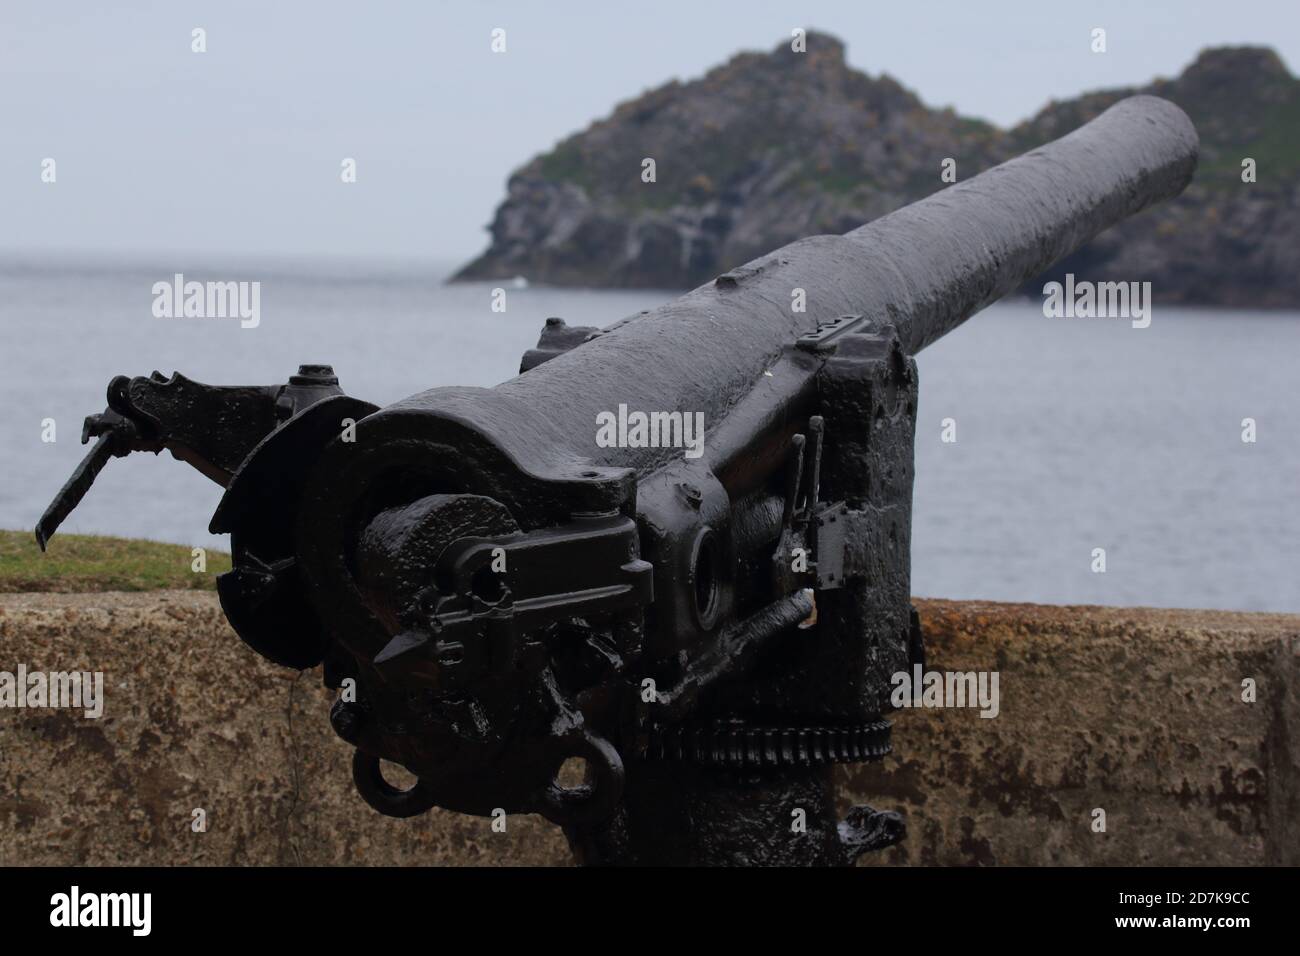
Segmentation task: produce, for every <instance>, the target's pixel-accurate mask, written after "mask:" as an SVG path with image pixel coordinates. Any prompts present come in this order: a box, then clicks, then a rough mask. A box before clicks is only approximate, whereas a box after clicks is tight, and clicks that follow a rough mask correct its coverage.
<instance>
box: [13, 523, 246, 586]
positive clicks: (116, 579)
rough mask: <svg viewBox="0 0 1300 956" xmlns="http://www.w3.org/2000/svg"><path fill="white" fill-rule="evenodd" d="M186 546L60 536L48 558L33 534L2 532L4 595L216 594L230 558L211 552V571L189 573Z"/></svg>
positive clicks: (79, 535) (189, 561)
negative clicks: (176, 591) (188, 591)
mask: <svg viewBox="0 0 1300 956" xmlns="http://www.w3.org/2000/svg"><path fill="white" fill-rule="evenodd" d="M193 560H194V558H193V557H192V555H191V552H190V548H188V547H186V546H185V545H182V544H162V543H160V542H158V541H139V540H136V539H133V538H104V537H99V536H97V535H82V534H58V535H55V536H54V538H53V539H52V540H51V541H50V544H49V550H48V551H47V552H45V553H44V554H42V553H41V549H40V548H39V547H38V546H37V544H36V537H35V536H34V535H33V534H32V533H31V532H30V531H0V593H13V592H15V591H61V592H82V591H156V590H160V589H163V588H170V589H175V588H184V589H191V590H197V591H207V590H212V589H215V587H216V577H217V575H218V574H220V573H221V572H223V571H228V570H230V555H228V554H226V553H225V552H223V551H209V552H208V554H207V570H206V571H205V572H202V573H198V572H195V571H193V570H191V564H192V562H193Z"/></svg>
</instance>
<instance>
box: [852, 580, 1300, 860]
mask: <svg viewBox="0 0 1300 956" xmlns="http://www.w3.org/2000/svg"><path fill="white" fill-rule="evenodd" d="M918 607H919V608H920V610H921V618H922V623H923V625H924V627H925V630H926V642H927V650H928V651H929V661H928V663H929V664H930V665H931V666H933V667H938V668H941V669H945V670H954V671H968V670H984V669H996V670H997V671H998V672H999V688H1000V691H1001V712H1000V714H999V716H998V717H996V718H993V719H984V718H981V717H979V716H978V713H977V711H975V710H946V711H936V710H909V711H902V712H899V713H897V715H896V719H895V721H894V748H895V755H894V756H892V757H891V758H889V759H888V760H887V761H885V762H884V763H883V764H881V765H879V766H878V767H867V768H856V769H854V770H852V771H850V772H849V774H848V776H849V781H848V783H849V787H848V789H849V790H850V791H852V792H854V793H855V795H857V796H861V797H865V798H866V799H867V802H870V803H873V804H875V805H879V806H883V807H890V808H897V809H899V810H901V811H902V812H903V813H904V814H905V815H906V817H907V818H908V830H909V836H908V840H907V842H906V844H905V845H900V846H899V847H895V848H893V849H891V850H890V851H888V852H887V853H886V854H884V855H883V856H881V857H877V858H875V859H874V860H872V861H871V862H886V863H899V862H907V863H941V864H1028V865H1052V864H1092V865H1157V864H1166V865H1203V864H1211V863H1215V864H1281V863H1288V864H1295V863H1297V862H1300V777H1298V769H1297V768H1300V697H1298V696H1297V682H1296V665H1297V663H1298V662H1300V658H1298V657H1297V654H1298V653H1300V616H1296V615H1279V614H1239V613H1228V612H1220V611H1174V610H1156V609H1150V608H1139V609H1128V608H1100V607H1045V606H1041V605H1021V604H981V603H973V602H966V603H957V602H949V601H923V602H918ZM1246 678H1252V679H1254V681H1255V684H1256V694H1257V699H1256V702H1255V703H1246V702H1244V701H1243V700H1242V694H1243V689H1242V681H1243V680H1244V679H1246ZM1098 808H1099V809H1102V810H1104V811H1105V813H1106V818H1105V822H1106V832H1105V833H1098V832H1094V831H1093V829H1092V823H1093V816H1092V813H1093V811H1094V809H1098Z"/></svg>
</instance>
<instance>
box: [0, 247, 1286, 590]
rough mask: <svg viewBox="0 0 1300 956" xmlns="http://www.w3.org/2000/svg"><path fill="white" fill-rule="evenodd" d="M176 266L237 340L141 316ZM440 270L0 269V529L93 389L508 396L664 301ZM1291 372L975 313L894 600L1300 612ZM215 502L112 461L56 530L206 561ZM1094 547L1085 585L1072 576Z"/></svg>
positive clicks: (947, 374)
mask: <svg viewBox="0 0 1300 956" xmlns="http://www.w3.org/2000/svg"><path fill="white" fill-rule="evenodd" d="M178 271H180V272H184V273H185V274H186V277H187V278H190V279H199V280H205V279H256V280H259V281H261V283H262V293H261V313H262V317H261V324H260V326H259V327H258V328H256V329H241V328H240V326H239V323H238V321H236V320H197V319H190V320H181V319H175V320H167V319H155V318H153V316H152V314H151V310H150V307H151V303H152V294H151V287H152V285H153V283H154V282H157V281H159V280H166V279H169V278H170V277H171V275H172V274H173V273H174V272H178ZM446 272H447V267H446V266H445V265H441V266H440V265H431V264H428V263H423V264H394V265H374V264H364V263H343V262H314V263H311V262H289V263H276V264H271V263H268V262H266V261H265V260H263V261H260V262H258V263H256V264H242V265H240V264H222V265H219V266H218V265H216V264H214V263H213V262H211V261H210V260H205V261H202V262H198V261H194V262H191V261H172V262H166V261H162V262H158V263H152V264H135V265H132V264H125V263H119V262H112V261H99V262H76V261H71V260H58V261H53V260H49V259H44V260H41V259H35V258H33V259H32V260H30V261H18V260H14V259H9V260H7V261H3V262H0V330H2V332H0V334H2V335H3V340H2V343H0V346H2V351H0V371H2V372H3V375H0V449H2V450H3V470H2V474H0V527H10V528H14V527H17V528H31V527H32V526H33V525H34V524H35V522H36V519H37V518H38V517H39V515H40V513H41V511H42V510H43V509H44V507H45V505H46V504H47V503H48V502H49V499H50V498H51V496H52V495H53V494H54V492H55V491H57V490H58V488H59V486H60V485H61V484H62V482H63V481H64V480H65V479H66V478H67V476H68V474H69V473H70V472H71V470H72V468H73V467H74V466H75V465H76V463H77V461H78V460H79V459H80V457H81V455H82V454H83V453H84V451H85V448H84V447H83V446H82V445H80V444H79V437H80V434H79V433H80V428H81V420H82V418H83V417H84V416H85V415H86V414H87V413H90V412H95V411H100V410H101V409H102V408H103V405H104V387H105V385H106V384H107V383H108V380H109V379H110V378H111V377H112V376H113V375H116V374H119V373H124V374H131V375H142V374H148V373H149V372H150V371H152V370H154V369H158V370H160V371H162V372H164V373H170V372H171V371H172V370H178V371H181V372H183V373H184V374H186V375H188V376H190V377H191V378H195V379H198V380H199V381H202V382H208V383H220V384H269V383H275V382H283V381H284V380H285V378H286V377H287V376H288V375H289V374H290V373H292V372H293V371H294V370H295V369H296V367H297V366H298V365H299V364H300V363H305V362H327V363H331V364H333V365H334V367H335V369H336V370H337V372H338V374H339V377H340V379H341V381H342V384H343V386H344V388H345V389H346V390H347V391H348V392H349V393H350V394H353V395H356V396H358V397H361V398H366V399H368V400H370V401H373V402H376V403H379V404H384V403H387V402H391V401H394V400H396V399H399V398H402V397H403V396H406V395H408V394H411V393H414V392H418V391H422V390H424V389H426V388H429V387H432V386H435V385H493V384H495V383H497V382H499V381H501V380H503V379H506V378H509V377H510V376H512V375H514V374H515V372H516V371H517V369H518V362H519V356H520V354H521V353H522V352H523V351H524V350H525V349H527V348H529V347H530V346H532V345H533V344H534V343H535V342H536V339H537V333H538V330H539V328H540V327H541V325H542V322H543V319H544V318H545V317H546V316H550V315H559V316H563V317H564V318H565V319H566V320H568V321H569V323H570V324H587V325H606V324H609V323H610V322H613V321H615V320H617V319H620V318H622V317H623V316H625V315H628V314H631V313H633V312H636V311H638V310H640V309H643V308H648V307H650V306H653V305H656V304H658V303H659V302H662V301H664V300H665V299H667V298H669V297H670V296H671V295H672V293H667V292H659V291H620V292H607V291H580V290H555V289H545V288H528V289H509V290H508V291H507V310H506V312H505V313H504V314H501V313H494V312H492V311H491V309H490V288H489V286H487V285H457V286H446V285H443V284H442V278H443V277H444V276H445V275H446ZM1298 364H1300V314H1296V313H1249V312H1238V311H1231V312H1229V311H1210V310H1204V311H1202V310H1192V309H1175V308H1172V307H1171V308H1160V307H1159V306H1157V307H1156V309H1155V312H1154V316H1153V321H1152V324H1151V326H1150V327H1149V328H1147V329H1141V330H1138V329H1133V328H1131V327H1130V325H1129V323H1128V322H1127V321H1126V320H1115V319H1112V320H1101V319H1047V318H1044V317H1043V315H1042V312H1041V308H1040V305H1039V304H1038V303H1036V302H1006V303H1002V304H999V305H997V306H995V307H993V308H991V309H988V310H987V311H985V312H984V313H982V314H981V315H978V316H976V317H975V318H974V319H972V320H971V321H970V322H968V323H967V324H966V325H965V326H964V327H963V328H961V329H959V330H958V331H956V332H954V333H953V334H952V335H950V336H948V337H947V338H945V339H943V340H942V341H940V342H939V343H938V344H937V345H935V346H933V347H931V348H930V349H928V350H926V351H925V352H923V353H922V354H921V355H920V356H919V365H920V371H921V401H920V408H919V423H918V429H917V441H916V444H917V469H916V475H917V478H916V497H915V519H914V526H913V558H914V562H913V593H915V594H918V595H925V596H932V597H948V598H986V599H991V600H1009V601H1037V602H1049V603H1095V604H1114V605H1155V606H1171V607H1216V608H1234V609H1244V610H1278V611H1300V509H1298V508H1297V507H1296V493H1297V490H1298V485H1300V482H1298V481H1297V478H1298V477H1300V403H1298V402H1297V397H1298V393H1300V388H1298V387H1297V381H1298V379H1297V365H1298ZM46 418H53V419H55V421H56V423H57V429H58V430H57V441H56V442H54V443H52V444H46V443H43V442H42V441H41V422H42V420H43V419H46ZM947 418H951V419H953V420H954V422H955V426H956V439H957V440H956V441H955V442H952V443H945V442H943V441H942V440H941V433H942V423H943V420H944V419H947ZM1244 418H1253V419H1254V420H1255V421H1256V423H1257V439H1258V440H1257V441H1256V442H1255V443H1253V444H1246V443H1243V442H1242V440H1241V432H1242V419H1244ZM593 427H594V425H593ZM219 498H220V489H219V488H218V487H217V486H216V485H214V484H212V483H210V482H209V481H207V479H205V478H203V477H201V476H200V475H198V474H197V473H196V472H194V471H192V470H191V469H189V468H188V467H187V466H185V465H182V464H181V463H179V462H177V461H174V460H173V459H172V458H171V457H170V456H169V455H166V454H164V455H162V456H160V457H159V458H157V459H155V458H154V457H153V456H150V455H134V456H131V457H130V458H127V459H124V460H117V461H114V462H112V463H110V464H109V466H108V467H107V468H106V469H105V471H104V473H103V474H102V475H101V477H100V480H99V481H98V482H97V483H96V486H95V488H94V489H93V490H92V491H91V493H90V495H89V496H88V497H87V499H86V501H85V502H84V503H83V504H82V506H81V508H80V509H79V510H78V511H77V512H76V514H75V515H74V516H73V517H72V518H71V519H70V520H69V521H68V522H67V524H66V525H65V530H67V531H73V532H88V533H103V534H116V535H127V536H138V537H151V538H158V539H162V540H167V541H175V542H181V543H190V544H203V545H208V546H216V547H225V546H226V542H225V539H219V538H213V537H211V536H209V535H208V534H207V524H208V519H209V517H210V516H211V513H212V510H213V509H214V508H215V506H216V504H217V501H218V500H219ZM54 546H55V547H57V539H56V542H55V545H54ZM1098 547H1100V548H1105V550H1106V564H1107V570H1106V573H1104V574H1097V573H1094V572H1093V571H1092V570H1091V565H1092V551H1093V549H1094V548H1098Z"/></svg>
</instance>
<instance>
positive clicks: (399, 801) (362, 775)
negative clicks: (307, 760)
mask: <svg viewBox="0 0 1300 956" xmlns="http://www.w3.org/2000/svg"><path fill="white" fill-rule="evenodd" d="M352 782H353V783H354V784H356V787H357V793H359V794H361V799H362V800H364V801H366V803H368V804H370V805H371V806H372V807H374V808H375V809H376V810H378V811H379V812H380V813H382V814H384V815H385V816H389V817H413V816H417V815H418V814H421V813H424V812H425V811H426V810H428V809H430V808H431V807H433V806H434V803H435V798H434V793H433V788H432V787H431V786H429V785H428V784H427V783H425V782H424V781H423V780H420V781H419V782H418V783H416V785H415V786H413V787H412V788H411V789H409V790H399V789H398V788H397V787H394V786H393V785H392V784H391V783H389V782H388V781H387V780H385V779H384V775H383V772H382V771H381V770H380V767H379V758H378V757H376V756H375V755H374V754H368V753H366V752H365V751H364V750H358V751H356V752H355V753H354V754H353V755H352Z"/></svg>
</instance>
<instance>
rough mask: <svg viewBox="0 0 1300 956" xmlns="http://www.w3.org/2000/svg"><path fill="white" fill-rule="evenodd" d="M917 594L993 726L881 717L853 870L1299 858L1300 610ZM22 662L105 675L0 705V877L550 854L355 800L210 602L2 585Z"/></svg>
mask: <svg viewBox="0 0 1300 956" xmlns="http://www.w3.org/2000/svg"><path fill="white" fill-rule="evenodd" d="M918 605H919V607H920V609H921V613H922V620H923V622H924V624H925V626H926V629H927V646H928V652H929V657H930V664H931V666H932V667H937V668H940V669H948V670H989V669H996V670H998V672H999V687H1000V691H1001V713H1000V715H999V716H998V717H997V718H995V719H991V720H988V719H981V718H980V717H979V716H978V713H977V711H975V710H960V711H958V710H947V711H921V710H916V711H905V712H901V713H899V714H898V715H897V719H896V722H895V743H896V752H897V754H898V756H896V757H893V758H890V759H889V760H888V761H886V762H885V763H883V764H881V765H878V766H875V767H866V768H857V769H854V770H852V771H846V772H845V773H844V783H845V784H846V786H845V790H846V797H845V804H846V806H847V805H848V803H849V802H871V803H873V804H875V805H877V806H880V807H892V808H898V809H900V810H902V811H903V812H904V813H905V814H906V815H907V817H908V820H909V828H910V835H909V839H908V841H907V843H906V844H905V845H904V846H902V847H899V848H895V849H894V850H891V851H889V852H888V853H886V854H883V855H881V856H878V857H876V858H875V859H874V860H873V861H872V862H877V863H979V864H991V863H999V864H1011V863H1027V864H1077V863H1099V864H1145V863H1151V864H1157V863H1172V864H1196V863H1212V862H1213V863H1296V862H1300V782H1298V775H1300V771H1298V769H1297V768H1300V726H1298V723H1300V695H1298V692H1297V683H1296V676H1295V671H1296V664H1297V660H1298V658H1297V656H1296V655H1297V653H1298V652H1300V616H1290V615H1265V614H1231V613H1219V612H1205V611H1161V610H1146V609H1141V610H1127V609H1109V608H1060V607H1040V606H1032V605H998V604H979V603H953V602H944V601H922V602H918ZM19 663H22V664H25V665H26V666H27V668H28V669H29V671H60V670H72V669H80V670H90V671H96V670H98V671H103V672H104V674H105V682H106V698H107V700H106V705H105V713H104V716H103V717H102V718H100V719H98V720H90V719H87V718H85V717H84V716H81V715H80V713H79V712H73V711H67V710H10V709H0V865H9V864H19V865H22V864H48V863H78V864H118V863H121V864H137V863H141V864H142V863H152V864H186V863H205V864H277V863H284V864H431V863H447V864H560V863H567V862H568V854H567V850H566V847H565V844H564V840H563V838H562V837H561V836H560V834H559V832H558V830H557V829H556V828H554V827H552V826H550V825H549V824H547V823H545V822H544V821H542V820H541V819H540V818H536V817H524V816H520V817H512V818H510V819H509V820H508V822H507V830H506V832H505V833H493V832H492V830H491V827H490V825H489V821H486V820H480V819H477V818H468V817H462V816H459V815H457V814H452V813H446V812H443V811H438V810H435V811H432V812H431V813H429V814H427V815H425V816H422V817H417V818H415V819H412V820H390V819H387V818H385V817H382V816H379V815H378V814H376V813H374V812H373V811H371V810H370V809H369V808H368V807H367V806H366V805H365V804H363V803H362V802H361V800H360V798H359V797H357V796H356V795H355V794H354V792H353V791H352V786H351V779H350V771H349V762H350V752H349V748H348V747H347V746H346V745H345V744H343V743H342V742H341V741H339V740H337V739H336V738H335V737H334V735H333V733H332V731H331V730H330V729H329V725H328V722H327V720H326V713H327V709H328V705H329V701H330V698H331V693H330V692H329V691H327V690H325V689H323V688H322V687H321V686H320V679H319V674H318V673H315V672H308V673H304V674H302V675H295V674H293V673H291V672H285V671H282V670H281V669H279V668H275V667H273V666H272V665H270V664H267V663H266V662H264V661H263V660H262V659H261V658H259V657H258V656H257V655H255V654H254V653H253V652H252V651H250V650H248V649H247V648H245V647H244V645H243V644H241V643H240V642H239V641H238V639H237V638H235V636H234V635H233V634H232V633H231V632H230V630H229V629H228V627H227V626H226V624H225V622H224V619H223V618H222V616H221V612H220V610H219V608H218V607H217V603H216V600H215V597H214V596H213V595H211V594H205V593H197V592H160V593H155V594H85V595H68V594H43V595H14V594H5V595H0V671H10V672H13V671H15V670H16V669H17V666H18V664H19ZM1247 677H1250V678H1253V679H1254V680H1255V681H1256V684H1257V694H1258V699H1257V701H1256V702H1255V703H1244V702H1243V701H1242V700H1241V694H1242V690H1241V681H1242V680H1243V679H1244V678H1247ZM1098 807H1100V808H1103V809H1105V811H1106V814H1107V817H1106V824H1107V828H1106V832H1105V833H1094V832H1093V830H1092V827H1091V824H1092V816H1091V811H1092V810H1093V809H1094V808H1098ZM196 808H203V809H205V810H206V812H207V817H208V829H207V832H204V833H195V832H193V830H192V828H191V820H192V813H193V811H194V810H195V809H196Z"/></svg>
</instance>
